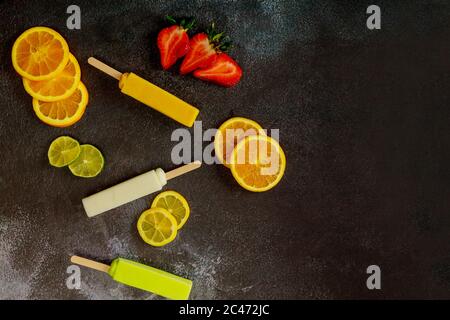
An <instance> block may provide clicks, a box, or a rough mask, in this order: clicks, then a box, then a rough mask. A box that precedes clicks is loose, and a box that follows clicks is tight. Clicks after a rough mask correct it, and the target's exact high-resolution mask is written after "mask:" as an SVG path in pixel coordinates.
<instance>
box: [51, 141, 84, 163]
mask: <svg viewBox="0 0 450 320" xmlns="http://www.w3.org/2000/svg"><path fill="white" fill-rule="evenodd" d="M80 152H81V148H80V144H79V143H78V141H77V140H75V139H73V138H71V137H67V136H62V137H59V138H56V139H55V140H53V142H52V143H51V144H50V147H49V148H48V160H49V161H50V164H51V165H52V166H54V167H58V168H61V167H64V166H67V165H68V164H70V163H72V162H73V161H74V160H75V159H77V158H78V156H79V155H80Z"/></svg>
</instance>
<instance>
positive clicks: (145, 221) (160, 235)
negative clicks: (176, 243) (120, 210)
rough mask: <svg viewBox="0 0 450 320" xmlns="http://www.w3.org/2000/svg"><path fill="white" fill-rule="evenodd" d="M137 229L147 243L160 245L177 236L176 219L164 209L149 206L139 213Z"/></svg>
mask: <svg viewBox="0 0 450 320" xmlns="http://www.w3.org/2000/svg"><path fill="white" fill-rule="evenodd" d="M137 229H138V232H139V235H140V236H141V238H142V240H144V241H145V242H146V243H148V244H149V245H152V246H155V247H161V246H163V245H166V244H168V243H169V242H171V241H173V240H174V239H175V237H176V236H177V221H176V220H175V218H174V216H172V215H171V214H170V213H169V211H167V210H166V209H163V208H151V209H148V210H146V211H144V212H143V213H142V214H141V216H140V217H139V220H138V222H137Z"/></svg>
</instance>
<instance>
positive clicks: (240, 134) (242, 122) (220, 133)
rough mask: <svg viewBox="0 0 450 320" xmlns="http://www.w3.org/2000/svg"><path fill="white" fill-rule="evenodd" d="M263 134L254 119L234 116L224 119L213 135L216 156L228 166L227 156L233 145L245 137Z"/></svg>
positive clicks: (228, 156)
mask: <svg viewBox="0 0 450 320" xmlns="http://www.w3.org/2000/svg"><path fill="white" fill-rule="evenodd" d="M255 134H264V131H263V129H262V127H261V126H260V125H259V124H258V123H257V122H255V121H253V120H250V119H247V118H242V117H234V118H231V119H228V120H227V121H225V122H224V123H223V124H222V125H221V126H220V127H219V129H218V130H217V132H216V136H215V137H214V150H215V152H216V157H217V159H219V161H220V162H221V163H222V164H223V165H225V166H226V167H230V164H229V158H230V155H231V152H232V151H233V149H234V147H235V146H236V145H237V144H238V143H239V142H240V141H241V140H242V139H244V138H245V137H247V136H249V135H255Z"/></svg>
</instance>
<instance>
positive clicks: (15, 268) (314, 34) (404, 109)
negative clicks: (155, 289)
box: [0, 0, 450, 299]
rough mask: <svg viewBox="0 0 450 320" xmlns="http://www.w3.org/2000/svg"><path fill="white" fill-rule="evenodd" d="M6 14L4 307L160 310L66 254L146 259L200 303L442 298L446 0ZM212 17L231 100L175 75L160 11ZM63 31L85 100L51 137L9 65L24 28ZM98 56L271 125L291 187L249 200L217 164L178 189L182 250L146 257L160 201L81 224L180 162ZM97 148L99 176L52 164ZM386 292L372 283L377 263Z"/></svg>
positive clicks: (447, 288) (175, 4) (211, 120)
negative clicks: (87, 210) (378, 13)
mask: <svg viewBox="0 0 450 320" xmlns="http://www.w3.org/2000/svg"><path fill="white" fill-rule="evenodd" d="M72 2H73V1H34V0H33V1H31V0H28V1H2V2H0V31H1V32H0V41H1V44H2V45H1V46H0V76H1V79H0V108H1V111H2V112H1V117H2V119H1V122H0V135H1V138H0V146H1V153H0V164H1V167H0V208H1V211H0V298H4V299H5V298H6V299H14V298H23V299H39V298H50V299H60V298H70V299H103V298H113V299H119V298H120V299H122V298H124V299H128V298H132V299H135V298H136V299H149V298H156V297H155V296H152V295H150V294H148V293H146V292H142V291H139V290H136V289H132V288H128V287H125V286H122V285H119V284H117V283H115V282H113V281H110V280H109V279H108V276H107V275H105V274H101V273H98V272H95V271H89V270H87V269H82V288H81V290H78V291H77V290H68V289H67V288H66V286H65V280H66V277H67V276H68V275H67V274H66V268H67V266H68V265H69V256H70V255H72V254H74V253H76V254H79V255H84V256H87V257H91V258H95V259H99V260H101V261H105V262H107V261H110V260H112V259H114V258H116V257H117V256H121V257H126V258H130V259H135V260H138V261H141V262H143V263H147V264H150V265H152V266H155V267H158V268H162V269H165V270H167V271H170V272H174V273H176V274H179V275H182V276H186V277H188V278H190V279H192V280H193V281H194V287H193V291H192V295H191V298H193V299H215V298H217V299H229V298H233V299H234V298H243V299H247V298H256V299H260V298H267V299H287V298H290V299H298V298H325V299H330V298H450V211H449V209H450V208H449V191H450V189H449V179H450V174H449V170H448V165H449V164H450V152H449V149H450V148H449V146H450V134H449V130H448V123H449V120H450V112H449V109H450V101H449V92H450V91H449V89H450V81H449V80H450V76H449V74H450V59H449V57H450V55H449V53H450V50H449V49H450V44H449V39H450V37H449V36H450V28H449V27H450V23H449V21H450V14H449V12H450V11H449V9H450V7H449V5H448V1H445V0H442V1H437V0H434V1H432V0H430V1H406V0H405V1H375V3H376V4H378V5H380V6H381V8H382V29H381V30H379V31H369V30H368V29H367V28H366V17H367V16H366V14H365V11H366V8H367V6H368V5H369V4H372V2H373V1H313V0H310V1H219V0H217V1H126V2H125V1H96V2H93V1H75V2H74V3H75V4H78V5H79V6H80V7H81V10H82V29H81V30H80V31H71V30H67V29H66V27H65V23H66V18H67V16H68V15H67V14H66V13H65V11H66V8H67V6H68V5H69V4H71V3H72ZM165 14H173V15H175V16H195V17H196V18H197V19H198V20H199V24H200V27H206V26H207V24H208V23H209V22H210V21H213V20H214V21H216V24H217V26H218V27H219V28H222V29H224V30H225V31H226V32H227V33H228V34H229V35H230V36H231V38H232V39H233V40H234V43H235V46H236V47H235V49H234V51H233V52H232V56H233V57H235V58H236V59H237V61H238V62H239V63H240V64H241V66H242V68H243V69H244V77H243V80H242V82H241V83H240V84H239V85H238V86H237V87H235V88H232V89H223V88H220V87H216V86H214V85H210V84H207V83H204V82H201V81H198V80H195V79H193V78H191V77H181V76H179V75H177V73H176V71H170V72H164V71H162V70H161V67H160V65H159V60H158V54H157V48H156V44H155V38H156V35H157V33H158V31H159V30H160V29H161V28H162V27H163V26H164V21H163V16H164V15H165ZM36 25H46V26H49V27H53V28H55V29H57V30H58V31H60V32H61V33H62V34H63V35H64V37H65V38H66V39H67V41H68V43H69V46H70V49H71V51H72V52H73V53H74V54H75V56H76V57H77V58H78V60H79V61H80V64H81V68H82V80H83V82H84V83H85V84H86V86H87V88H88V90H89V93H90V103H89V106H88V109H87V111H86V114H85V116H84V117H83V119H82V120H81V121H80V122H79V123H77V124H76V125H74V126H72V127H70V128H67V129H57V128H52V127H48V126H46V125H44V124H43V123H41V122H40V121H39V120H38V119H37V118H36V117H35V115H34V113H33V111H32V107H31V99H30V97H29V96H28V95H27V94H26V93H25V91H24V89H23V87H22V84H21V81H20V78H19V77H18V76H17V74H16V73H15V72H14V70H13V68H12V66H11V62H10V50H11V47H12V44H13V42H14V40H15V39H16V38H17V36H18V35H19V34H20V33H22V32H23V31H24V30H25V29H27V28H29V27H32V26H36ZM89 56H96V57H97V58H100V59H102V60H104V61H106V62H108V63H110V64H111V65H112V66H114V67H116V68H117V69H119V70H123V71H134V72H136V73H137V74H139V75H141V76H143V77H144V78H147V79H149V80H151V81H152V82H154V83H155V84H157V85H160V86H161V87H163V88H166V89H168V90H169V91H171V92H173V93H175V94H176V95H178V96H179V97H180V98H183V99H185V100H186V101H189V102H191V103H192V104H194V105H196V106H198V107H199V109H200V110H201V112H200V116H199V119H200V120H202V121H203V127H204V128H213V127H217V126H218V125H220V124H221V123H222V122H223V121H224V120H226V119H228V118H229V117H231V116H244V117H249V118H251V119H254V120H256V121H258V122H259V123H260V124H262V125H263V126H264V127H265V128H279V129H280V132H281V144H282V146H283V148H284V150H285V152H286V156H287V171H286V174H285V176H284V178H283V180H282V181H281V183H280V184H279V186H277V187H276V188H275V189H273V190H272V191H270V192H267V193H265V194H254V193H250V192H247V191H245V190H243V189H241V188H240V187H239V186H238V185H237V184H236V183H235V182H234V180H233V178H232V176H231V174H230V173H229V171H228V170H227V169H226V168H224V167H223V166H220V165H213V166H204V167H203V168H202V169H201V170H198V171H197V172H195V173H192V174H191V175H190V176H186V177H184V178H180V179H177V180H176V181H171V182H170V186H169V188H170V189H174V190H177V191H179V192H181V193H182V194H184V195H185V196H186V198H187V199H188V201H189V203H190V205H191V208H192V214H191V218H190V220H189V221H188V223H187V224H186V226H185V227H184V228H183V230H182V231H181V233H180V234H179V236H178V238H177V239H176V240H175V241H174V242H173V243H172V244H170V245H167V246H165V247H163V248H161V249H157V248H153V247H150V246H147V245H146V244H145V243H143V242H142V240H141V239H140V238H139V236H138V234H137V231H136V228H135V224H136V221H137V218H138V216H139V215H140V213H141V212H142V211H143V210H144V209H146V208H147V207H148V206H149V203H150V201H151V200H152V199H153V196H151V197H146V198H144V199H140V200H138V201H135V202H134V203H130V204H128V205H125V206H123V207H121V208H118V209H116V210H114V211H112V212H109V213H106V214H104V215H102V216H99V217H97V218H94V219H91V220H89V219H88V218H87V217H86V216H85V214H84V212H83V209H82V207H81V199H82V198H83V197H85V196H87V195H89V194H91V193H93V192H95V191H99V190H101V189H103V188H105V187H108V186H110V185H113V184H115V183H117V182H120V181H122V180H124V179H127V178H129V177H132V176H134V175H136V174H139V173H141V172H144V171H146V170H150V169H153V168H156V167H162V168H165V169H170V168H172V167H174V166H173V165H172V164H171V160H170V153H171V149H172V147H173V146H174V145H175V143H174V142H171V141H170V136H171V133H172V131H173V130H174V129H176V128H177V124H176V123H175V122H173V121H171V120H170V119H168V118H166V117H164V116H162V115H160V114H158V113H157V112H154V111H152V110H150V109H149V108H146V107H144V106H143V105H141V104H140V103H138V102H136V101H133V100H132V99H131V98H129V97H127V96H124V95H121V94H120V91H119V90H118V88H117V83H116V82H115V81H114V80H113V79H111V78H109V77H107V76H106V75H103V74H101V73H100V72H98V71H96V70H94V69H93V68H91V67H89V66H88V65H87V63H86V60H87V58H88V57H89ZM63 134H64V135H71V136H73V137H75V138H77V139H79V140H80V141H81V142H83V143H92V144H94V145H96V146H98V147H99V148H100V149H101V150H102V151H103V153H104V155H105V158H106V167H105V171H104V172H103V173H102V174H101V175H100V176H99V177H97V178H95V179H86V180H83V179H79V178H76V177H74V176H72V175H71V174H70V173H69V172H68V171H67V170H64V169H61V170H58V169H55V168H52V167H50V166H49V165H48V161H47V156H46V152H47V148H48V146H49V144H50V142H51V141H52V140H53V139H54V138H56V137H57V136H60V135H63ZM371 264H377V265H379V266H380V267H381V270H382V290H381V291H376V292H375V291H369V290H368V289H367V288H366V285H365V281H366V277H367V275H366V273H365V270H366V268H367V266H368V265H371Z"/></svg>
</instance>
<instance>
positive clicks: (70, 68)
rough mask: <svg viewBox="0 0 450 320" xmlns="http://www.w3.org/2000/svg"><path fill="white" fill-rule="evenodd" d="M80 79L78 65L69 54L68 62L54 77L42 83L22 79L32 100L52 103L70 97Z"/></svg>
mask: <svg viewBox="0 0 450 320" xmlns="http://www.w3.org/2000/svg"><path fill="white" fill-rule="evenodd" d="M80 79H81V69H80V65H79V64H78V61H77V59H76V58H75V57H74V56H73V54H71V53H69V62H68V63H67V65H66V67H65V68H64V70H63V71H62V72H60V73H59V74H58V75H57V76H56V77H54V78H53V79H50V80H44V81H32V80H29V79H26V78H23V86H24V87H25V90H26V91H27V92H28V94H29V95H30V96H32V97H33V98H35V99H38V100H40V101H46V102H53V101H59V100H63V99H66V98H68V97H70V96H71V95H72V94H73V93H74V92H75V90H76V89H77V87H78V84H79V83H80Z"/></svg>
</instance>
